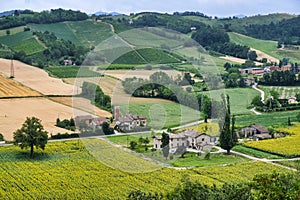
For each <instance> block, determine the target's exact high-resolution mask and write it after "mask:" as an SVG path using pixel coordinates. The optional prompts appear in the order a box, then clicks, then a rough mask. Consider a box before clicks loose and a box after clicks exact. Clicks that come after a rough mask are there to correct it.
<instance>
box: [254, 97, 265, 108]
mask: <svg viewBox="0 0 300 200" xmlns="http://www.w3.org/2000/svg"><path fill="white" fill-rule="evenodd" d="M251 104H252V105H253V106H257V107H262V106H264V104H263V102H262V101H261V97H260V96H259V95H257V96H255V97H254V98H253V99H252V102H251Z"/></svg>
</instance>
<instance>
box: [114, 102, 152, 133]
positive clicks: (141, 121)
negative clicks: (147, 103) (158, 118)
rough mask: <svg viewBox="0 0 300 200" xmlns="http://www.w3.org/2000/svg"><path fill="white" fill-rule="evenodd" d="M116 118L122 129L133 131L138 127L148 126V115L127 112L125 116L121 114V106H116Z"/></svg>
mask: <svg viewBox="0 0 300 200" xmlns="http://www.w3.org/2000/svg"><path fill="white" fill-rule="evenodd" d="M114 120H115V123H116V126H117V127H118V128H119V129H120V130H122V131H131V130H132V129H134V128H136V127H140V126H142V127H145V126H147V119H146V117H143V116H139V115H133V114H126V115H124V116H121V111H120V107H119V106H115V107H114Z"/></svg>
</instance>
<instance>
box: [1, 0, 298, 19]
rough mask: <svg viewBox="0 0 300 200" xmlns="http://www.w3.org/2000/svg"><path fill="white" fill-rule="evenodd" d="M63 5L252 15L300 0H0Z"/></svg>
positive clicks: (4, 6) (293, 6) (37, 7)
mask: <svg viewBox="0 0 300 200" xmlns="http://www.w3.org/2000/svg"><path fill="white" fill-rule="evenodd" d="M52 8H65V9H75V10H81V11H84V12H86V13H88V14H90V13H95V12H98V11H105V12H111V11H116V12H120V13H125V14H129V13H131V12H135V13H136V12H141V11H155V12H168V13H173V12H174V11H187V10H188V11H199V12H202V13H204V14H207V15H209V16H219V17H224V16H233V15H238V14H244V15H248V16H250V15H256V14H268V13H291V14H298V15H299V14H300V0H131V1H129V0H100V1H99V0H98V1H97V0H50V1H48V0H47V1H46V0H0V11H7V10H14V9H30V10H34V11H41V10H50V9H52Z"/></svg>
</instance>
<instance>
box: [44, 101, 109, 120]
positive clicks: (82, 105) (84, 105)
mask: <svg viewBox="0 0 300 200" xmlns="http://www.w3.org/2000/svg"><path fill="white" fill-rule="evenodd" d="M50 99H51V100H53V101H55V102H58V103H61V104H64V105H66V106H69V107H73V108H76V109H79V110H83V111H85V112H88V113H91V114H92V115H97V116H101V117H112V114H111V113H109V112H107V111H105V110H101V109H100V108H98V107H96V106H94V105H92V104H91V102H90V100H88V99H85V98H82V97H73V98H72V97H53V98H50Z"/></svg>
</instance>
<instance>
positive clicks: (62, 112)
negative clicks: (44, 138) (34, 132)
mask: <svg viewBox="0 0 300 200" xmlns="http://www.w3.org/2000/svg"><path fill="white" fill-rule="evenodd" d="M0 105H1V106H0V121H1V123H0V133H2V134H3V135H4V139H5V140H12V139H13V132H14V131H16V130H17V129H19V128H21V126H22V124H23V123H24V121H25V119H26V117H33V116H34V117H37V118H39V119H41V120H42V124H43V126H44V128H45V130H46V131H48V132H49V134H51V133H52V134H57V133H65V132H69V131H68V130H66V129H61V128H59V127H56V126H55V123H56V119H57V118H58V117H59V118H60V119H70V118H71V117H73V108H71V107H69V106H65V105H62V104H59V103H56V102H53V101H51V100H49V99H46V98H23V99H2V100H0ZM74 113H76V115H86V114H87V113H85V112H83V111H80V110H74ZM49 136H50V135H49Z"/></svg>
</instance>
